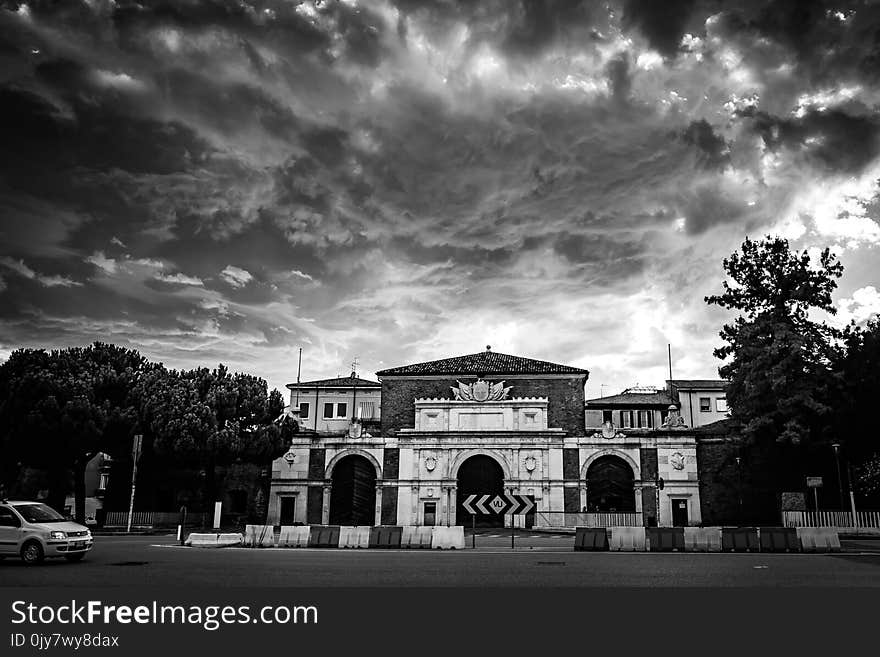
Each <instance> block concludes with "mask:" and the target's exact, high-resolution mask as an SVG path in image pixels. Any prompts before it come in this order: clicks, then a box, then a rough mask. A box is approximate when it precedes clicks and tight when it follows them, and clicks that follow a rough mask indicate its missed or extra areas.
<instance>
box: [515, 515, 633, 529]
mask: <svg viewBox="0 0 880 657" xmlns="http://www.w3.org/2000/svg"><path fill="white" fill-rule="evenodd" d="M532 526H533V527H535V528H544V527H546V528H553V527H560V528H562V527H643V526H644V521H643V519H642V514H641V513H567V512H563V511H537V512H536V513H535V520H534V524H533V525H532Z"/></svg>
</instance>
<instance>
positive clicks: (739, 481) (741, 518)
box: [736, 456, 743, 524]
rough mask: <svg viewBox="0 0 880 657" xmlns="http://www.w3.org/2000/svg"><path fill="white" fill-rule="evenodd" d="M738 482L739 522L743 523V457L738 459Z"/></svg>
mask: <svg viewBox="0 0 880 657" xmlns="http://www.w3.org/2000/svg"><path fill="white" fill-rule="evenodd" d="M736 480H737V493H738V495H739V522H740V524H742V522H743V478H742V457H741V456H737V457H736Z"/></svg>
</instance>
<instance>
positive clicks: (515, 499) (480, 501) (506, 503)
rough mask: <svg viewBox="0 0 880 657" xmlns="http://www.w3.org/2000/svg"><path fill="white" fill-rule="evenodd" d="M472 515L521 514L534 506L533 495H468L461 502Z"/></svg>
mask: <svg viewBox="0 0 880 657" xmlns="http://www.w3.org/2000/svg"><path fill="white" fill-rule="evenodd" d="M462 506H463V507H464V510H465V511H467V512H468V513H470V514H472V515H492V514H498V515H500V514H521V513H529V512H531V511H532V510H534V508H535V497H534V495H509V494H507V493H505V494H503V495H468V496H467V498H465V500H464V502H462Z"/></svg>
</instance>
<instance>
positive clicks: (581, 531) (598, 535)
mask: <svg viewBox="0 0 880 657" xmlns="http://www.w3.org/2000/svg"><path fill="white" fill-rule="evenodd" d="M574 549H575V552H584V551H586V552H596V551H605V550H607V549H608V532H607V531H605V528H604V527H578V528H577V530H576V533H575V535H574Z"/></svg>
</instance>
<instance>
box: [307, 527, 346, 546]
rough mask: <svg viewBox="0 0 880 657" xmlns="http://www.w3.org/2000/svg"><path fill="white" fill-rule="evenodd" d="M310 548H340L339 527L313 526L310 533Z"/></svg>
mask: <svg viewBox="0 0 880 657" xmlns="http://www.w3.org/2000/svg"><path fill="white" fill-rule="evenodd" d="M309 547H314V548H338V547H339V525H328V526H326V527H322V526H317V525H312V526H311V532H310V533H309Z"/></svg>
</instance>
